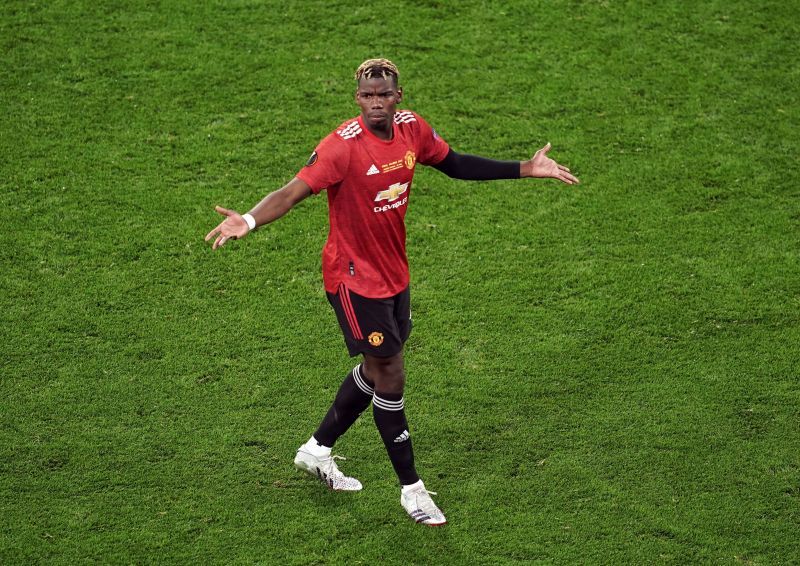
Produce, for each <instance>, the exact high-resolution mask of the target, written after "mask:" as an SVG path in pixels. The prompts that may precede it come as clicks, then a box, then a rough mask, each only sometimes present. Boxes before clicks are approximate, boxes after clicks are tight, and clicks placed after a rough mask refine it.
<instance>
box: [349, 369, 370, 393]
mask: <svg viewBox="0 0 800 566" xmlns="http://www.w3.org/2000/svg"><path fill="white" fill-rule="evenodd" d="M353 381H355V382H356V387H358V388H359V389H360V390H361V391H362V392H363V393H364V394H366V395H369V396H373V395H375V389H373V388H372V387H370V386H369V385H368V384H367V382H366V381H364V378H363V377H361V364H358V365H357V366H356V367H354V368H353Z"/></svg>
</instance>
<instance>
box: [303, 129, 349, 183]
mask: <svg viewBox="0 0 800 566" xmlns="http://www.w3.org/2000/svg"><path fill="white" fill-rule="evenodd" d="M349 160H350V151H349V148H348V146H347V143H346V142H345V141H344V140H342V139H341V138H340V137H339V136H337V135H336V134H335V133H332V134H330V135H329V136H327V137H325V138H324V139H323V140H322V141H321V142H319V144H318V145H317V147H316V149H315V150H314V153H312V154H311V157H309V158H308V162H307V163H306V165H305V167H303V168H302V169H300V172H299V173H298V174H297V177H298V178H299V179H300V180H301V181H303V182H305V184H306V185H308V186H309V187H311V190H312V192H313V193H314V194H318V193H319V192H320V191H322V190H324V189H327V188H328V187H332V186H333V185H335V184H337V183H339V182H341V181H342V179H344V176H345V173H346V172H347V166H348V163H349Z"/></svg>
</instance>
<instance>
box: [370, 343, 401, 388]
mask: <svg viewBox="0 0 800 566" xmlns="http://www.w3.org/2000/svg"><path fill="white" fill-rule="evenodd" d="M364 369H365V370H366V373H367V377H368V378H369V379H370V380H371V381H372V382H373V383H374V384H375V390H376V391H381V392H383V393H403V387H404V386H405V382H406V375H405V371H404V370H403V353H402V352H400V353H399V354H395V355H394V356H392V357H391V358H376V357H375V356H367V355H365V356H364Z"/></svg>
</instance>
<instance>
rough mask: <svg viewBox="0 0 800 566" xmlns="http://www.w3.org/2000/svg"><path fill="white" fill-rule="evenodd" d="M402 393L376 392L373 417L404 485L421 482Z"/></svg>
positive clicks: (373, 401)
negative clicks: (415, 465)
mask: <svg viewBox="0 0 800 566" xmlns="http://www.w3.org/2000/svg"><path fill="white" fill-rule="evenodd" d="M403 407H404V404H403V394H402V393H383V392H379V391H376V392H375V397H374V398H373V399H372V415H373V416H374V417H375V425H376V426H377V427H378V432H380V433H381V438H382V439H383V444H384V446H386V452H388V453H389V459H390V460H391V461H392V466H393V467H394V471H395V473H396V474H397V477H398V478H399V479H400V483H401V484H402V485H411V484H412V483H416V482H418V481H419V476H418V475H417V470H416V469H415V468H414V450H413V449H412V448H411V437H410V435H409V433H408V421H406V412H405V410H404V409H403Z"/></svg>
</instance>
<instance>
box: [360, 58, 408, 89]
mask: <svg viewBox="0 0 800 566" xmlns="http://www.w3.org/2000/svg"><path fill="white" fill-rule="evenodd" d="M362 78H365V79H377V78H382V79H386V80H388V79H390V78H392V79H394V83H395V84H397V81H398V80H399V78H400V72H399V71H398V70H397V65H395V64H394V63H392V62H391V61H389V60H388V59H367V60H366V61H364V62H363V63H361V64H360V65H359V66H358V69H356V80H357V81H360V80H361V79H362Z"/></svg>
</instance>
